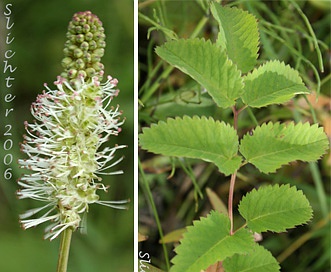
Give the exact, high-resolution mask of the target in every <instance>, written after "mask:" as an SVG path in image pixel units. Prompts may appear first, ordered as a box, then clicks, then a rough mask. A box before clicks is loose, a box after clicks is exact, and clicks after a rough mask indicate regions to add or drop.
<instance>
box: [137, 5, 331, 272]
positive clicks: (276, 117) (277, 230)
mask: <svg viewBox="0 0 331 272" xmlns="http://www.w3.org/2000/svg"><path fill="white" fill-rule="evenodd" d="M330 10H331V7H330V2H329V1H318V0H317V1H313V0H307V1H294V0H282V1H216V0H215V1H213V0H196V1H193V0H192V1H162V0H155V1H150V0H146V1H139V2H138V68H139V72H138V75H139V82H138V84H139V87H138V91H139V92H138V97H139V99H138V102H139V106H138V114H139V117H138V120H139V121H138V123H139V124H138V137H139V149H138V162H137V163H138V165H139V166H138V170H139V171H138V175H137V176H138V181H139V185H138V186H139V187H138V196H139V197H138V210H139V214H138V228H139V233H138V266H139V267H138V271H156V272H160V271H172V272H201V271H206V272H222V271H225V272H240V271H256V272H259V271H260V272H265V271H270V272H273V271H291V272H293V271H294V272H302V271H311V272H313V271H316V272H317V271H330V269H331V267H330V263H331V257H330V247H331V243H330V241H331V240H330V237H331V233H330V203H331V202H330V201H331V199H330V190H331V186H330V185H331V184H330V178H331V174H330V173H331V172H330V170H331V157H330V148H329V147H330V138H331V117H330V107H331V99H330V89H331V86H330V79H331V75H330Z"/></svg>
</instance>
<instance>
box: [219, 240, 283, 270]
mask: <svg viewBox="0 0 331 272" xmlns="http://www.w3.org/2000/svg"><path fill="white" fill-rule="evenodd" d="M222 264H223V267H224V269H225V271H226V272H278V271H279V269H280V267H279V264H278V262H277V260H276V259H275V258H274V257H273V256H272V255H271V253H270V252H269V251H268V250H266V249H265V248H264V247H262V246H259V245H258V244H255V245H254V247H253V249H252V250H251V251H250V252H249V253H248V254H242V255H239V254H235V255H234V256H232V257H230V258H226V259H225V260H224V261H223V263H222Z"/></svg>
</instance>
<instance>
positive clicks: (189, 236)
mask: <svg viewBox="0 0 331 272" xmlns="http://www.w3.org/2000/svg"><path fill="white" fill-rule="evenodd" d="M252 246H254V240H253V236H252V234H251V233H250V232H249V231H248V230H247V229H241V230H239V231H237V232H236V233H235V234H234V235H230V220H229V218H228V217H227V216H226V215H223V214H220V213H218V212H216V211H212V212H211V213H210V214H209V215H208V216H207V217H206V218H201V219H200V220H199V221H194V222H193V226H190V227H187V232H186V233H184V238H183V239H182V240H181V242H180V245H179V246H177V247H176V249H175V251H176V253H177V255H176V256H175V257H174V258H173V259H172V260H171V261H172V263H173V264H174V266H173V267H172V269H171V270H170V271H171V272H191V271H201V270H202V269H206V268H207V267H208V266H210V265H212V264H214V263H215V262H217V261H222V260H224V259H225V258H227V257H230V256H232V255H234V254H236V253H242V254H243V253H247V252H248V251H249V250H250V249H251V248H252Z"/></svg>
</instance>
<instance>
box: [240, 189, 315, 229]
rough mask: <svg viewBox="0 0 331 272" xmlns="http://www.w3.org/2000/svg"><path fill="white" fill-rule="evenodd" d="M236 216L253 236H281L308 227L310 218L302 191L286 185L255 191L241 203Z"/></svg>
mask: <svg viewBox="0 0 331 272" xmlns="http://www.w3.org/2000/svg"><path fill="white" fill-rule="evenodd" d="M239 212H240V214H241V215H242V217H244V218H245V219H246V221H247V227H248V228H249V229H251V230H252V231H253V232H263V231H274V232H283V231H286V229H289V228H294V227H295V226H297V225H301V224H304V223H307V221H309V220H310V219H311V217H312V215H313V210H312V208H311V207H310V205H309V201H308V199H307V198H306V197H305V196H304V194H303V193H302V191H298V190H297V189H296V187H295V186H293V187H290V185H289V184H287V185H281V186H279V185H278V184H277V185H274V186H266V187H261V188H259V189H258V190H255V189H254V190H253V191H251V192H249V193H248V194H247V195H246V196H244V197H243V199H242V200H241V201H240V204H239Z"/></svg>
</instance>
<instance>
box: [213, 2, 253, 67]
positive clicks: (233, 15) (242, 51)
mask: <svg viewBox="0 0 331 272" xmlns="http://www.w3.org/2000/svg"><path fill="white" fill-rule="evenodd" d="M211 12H212V14H213V16H214V18H215V19H216V20H217V22H218V24H219V34H218V38H217V44H218V45H220V46H221V48H224V49H226V53H227V55H228V57H229V59H231V60H232V61H233V62H234V63H235V64H236V65H237V66H238V69H240V70H241V71H242V72H243V73H247V72H249V71H250V70H252V69H253V68H254V66H255V65H256V60H257V51H258V47H259V31H258V26H257V20H256V18H255V17H254V16H253V15H252V14H249V13H248V12H247V11H244V10H242V9H238V8H229V7H223V6H221V5H220V4H218V3H212V5H211Z"/></svg>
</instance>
